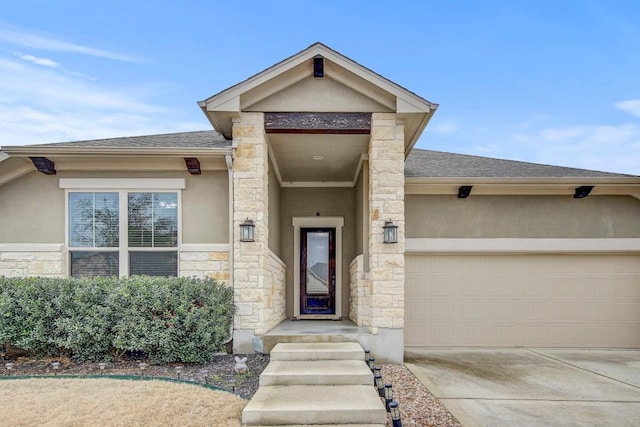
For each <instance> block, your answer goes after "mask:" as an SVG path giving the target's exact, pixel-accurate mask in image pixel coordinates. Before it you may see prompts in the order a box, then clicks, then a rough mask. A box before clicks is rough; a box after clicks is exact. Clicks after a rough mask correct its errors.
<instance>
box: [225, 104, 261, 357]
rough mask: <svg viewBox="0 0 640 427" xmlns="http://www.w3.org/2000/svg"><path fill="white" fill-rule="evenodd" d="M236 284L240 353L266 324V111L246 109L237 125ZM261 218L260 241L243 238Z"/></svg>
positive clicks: (257, 226)
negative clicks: (246, 225)
mask: <svg viewBox="0 0 640 427" xmlns="http://www.w3.org/2000/svg"><path fill="white" fill-rule="evenodd" d="M233 143H234V146H235V147H236V148H235V150H234V158H233V192H234V197H233V270H234V271H233V282H234V284H233V286H234V299H235V303H236V306H237V308H238V311H237V314H236V316H235V319H234V334H233V336H234V343H233V347H234V352H238V353H251V352H253V348H252V341H253V338H254V337H255V336H256V335H261V334H263V333H264V332H266V331H265V330H264V328H265V323H264V321H265V319H264V287H265V286H266V283H267V274H268V270H267V268H268V258H267V257H268V245H269V226H268V219H269V218H268V214H269V208H268V195H269V189H268V169H267V167H268V157H267V156H268V150H267V145H266V139H265V132H264V115H263V114H262V113H241V116H240V117H239V118H238V119H235V120H234V123H233ZM247 218H249V219H251V220H253V221H254V222H255V242H240V223H242V222H243V221H244V220H245V219H247Z"/></svg>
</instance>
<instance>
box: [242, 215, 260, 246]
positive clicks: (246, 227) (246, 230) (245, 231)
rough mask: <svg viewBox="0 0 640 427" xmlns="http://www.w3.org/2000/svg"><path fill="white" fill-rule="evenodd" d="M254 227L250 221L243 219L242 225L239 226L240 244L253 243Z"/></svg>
mask: <svg viewBox="0 0 640 427" xmlns="http://www.w3.org/2000/svg"><path fill="white" fill-rule="evenodd" d="M255 228H256V225H255V224H254V223H253V220H252V219H249V218H247V219H245V220H244V222H243V223H242V224H240V241H241V242H255V241H256V239H255V237H254V230H255Z"/></svg>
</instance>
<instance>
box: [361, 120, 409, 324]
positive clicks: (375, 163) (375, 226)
mask: <svg viewBox="0 0 640 427" xmlns="http://www.w3.org/2000/svg"><path fill="white" fill-rule="evenodd" d="M369 177H370V179H369V239H370V240H369V274H370V279H371V324H370V328H371V332H372V333H374V334H376V333H377V332H378V328H394V329H402V328H403V327H404V243H405V215H404V124H402V123H400V122H398V121H397V119H396V115H395V114H394V113H374V114H373V115H372V123H371V139H370V142H369ZM388 220H391V221H393V222H394V224H395V225H397V226H398V243H393V244H385V243H383V232H382V227H383V226H384V222H385V221H388Z"/></svg>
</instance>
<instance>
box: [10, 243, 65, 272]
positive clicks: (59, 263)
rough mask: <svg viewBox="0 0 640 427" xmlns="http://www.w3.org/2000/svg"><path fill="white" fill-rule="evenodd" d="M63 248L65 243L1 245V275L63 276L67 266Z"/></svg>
mask: <svg viewBox="0 0 640 427" xmlns="http://www.w3.org/2000/svg"><path fill="white" fill-rule="evenodd" d="M40 246H41V247H40ZM62 248H63V245H0V276H6V277H25V276H40V277H63V276H65V275H66V268H65V253H64V252H63V251H62Z"/></svg>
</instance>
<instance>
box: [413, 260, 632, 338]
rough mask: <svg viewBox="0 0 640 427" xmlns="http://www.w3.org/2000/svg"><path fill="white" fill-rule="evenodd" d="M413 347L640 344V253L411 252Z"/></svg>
mask: <svg viewBox="0 0 640 427" xmlns="http://www.w3.org/2000/svg"><path fill="white" fill-rule="evenodd" d="M406 271H407V276H406V294H405V305H406V318H405V345H406V346H409V347H410V346H496V347H512V346H527V347H631V348H640V256H638V255H407V257H406Z"/></svg>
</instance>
